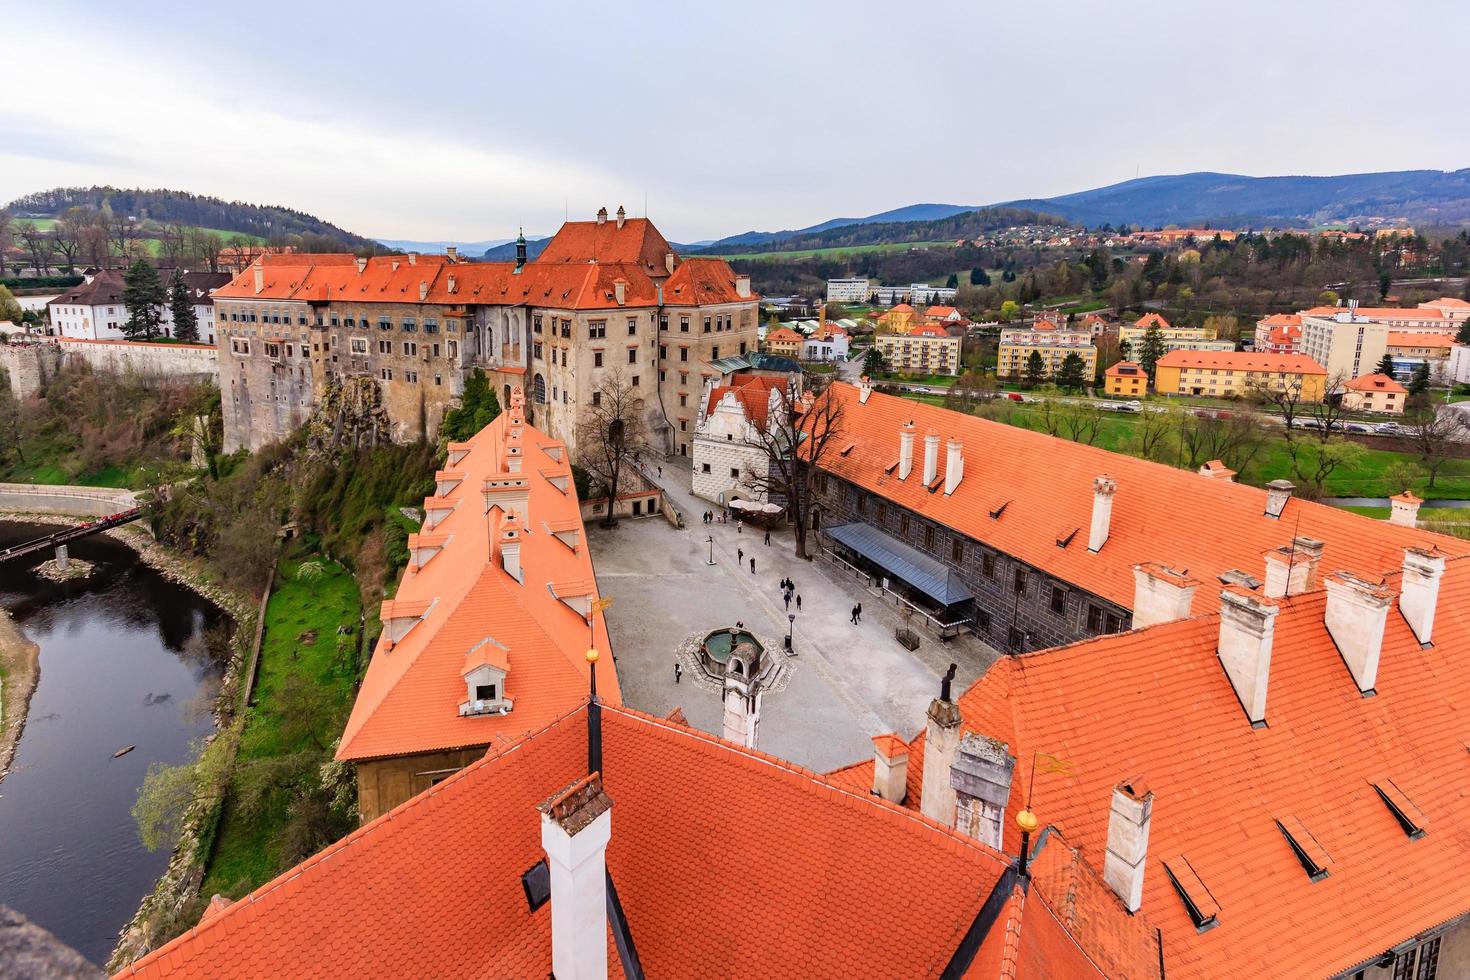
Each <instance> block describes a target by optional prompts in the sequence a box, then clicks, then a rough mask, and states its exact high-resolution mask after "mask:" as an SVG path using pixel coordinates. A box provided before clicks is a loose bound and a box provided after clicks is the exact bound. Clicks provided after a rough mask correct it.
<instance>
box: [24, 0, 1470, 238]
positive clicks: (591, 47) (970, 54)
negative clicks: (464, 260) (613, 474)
mask: <svg viewBox="0 0 1470 980" xmlns="http://www.w3.org/2000/svg"><path fill="white" fill-rule="evenodd" d="M0 22H3V23H4V24H5V28H6V35H7V39H8V40H9V42H10V43H8V44H7V45H6V58H7V69H8V71H7V72H6V75H7V77H8V78H9V79H10V81H11V83H12V84H10V85H9V86H7V90H8V95H7V97H6V98H5V99H3V100H0V203H3V202H5V201H9V200H11V199H13V198H15V197H18V196H20V195H22V194H25V193H29V192H32V191H37V190H43V189H46V188H50V187H54V186H58V185H77V184H113V185H117V186H142V187H169V188H175V189H181V190H188V191H193V192H195V193H199V194H210V195H215V196H219V197H224V198H228V199H234V200H242V201H249V202H251V203H257V204H279V205H284V206H287V207H292V208H297V209H299V210H302V211H307V212H310V213H312V214H315V215H317V216H318V217H321V218H324V219H326V220H328V221H331V222H333V223H335V224H338V225H340V226H342V227H344V228H347V229H348V230H350V231H353V232H357V233H359V234H363V235H368V236H371V237H382V238H400V239H425V240H433V239H461V240H482V239H492V238H509V237H513V236H514V235H515V233H516V230H517V229H518V228H521V227H524V228H525V230H526V233H527V234H528V235H538V234H549V233H551V232H553V231H555V230H556V228H557V226H558V225H559V224H560V222H561V221H562V220H563V218H564V217H566V216H570V217H572V218H590V217H592V215H593V213H594V212H595V211H596V210H597V208H598V207H599V206H604V205H605V206H606V207H607V208H608V209H609V210H610V211H611V210H615V209H616V208H617V206H618V205H619V204H622V205H624V206H626V207H627V209H628V212H629V214H632V215H642V214H645V213H646V214H648V215H649V216H650V217H652V218H653V219H654V221H655V222H656V223H657V224H658V225H659V227H660V229H661V230H662V231H663V232H664V234H665V235H666V236H668V237H669V238H670V239H672V240H674V241H684V242H689V241H696V240H701V239H707V238H718V237H722V236H724V235H730V234H735V233H738V232H741V231H747V230H752V229H757V230H766V231H769V230H779V229H784V228H799V227H803V226H806V225H809V224H813V223H816V222H819V221H823V220H826V219H828V218H833V217H852V216H861V215H866V214H872V213H875V212H879V211H884V210H887V209H889V208H894V207H901V206H903V205H906V204H914V203H921V202H939V203H947V204H990V203H996V202H1000V201H1006V200H1012V199H1016V198H1024V197H1046V196H1051V195H1057V194H1065V193H1069V192H1072V191H1079V190H1085V189H1088V188H1091V187H1097V186H1102V185H1106V184H1110V183H1114V182H1117V181H1120V180H1127V179H1130V178H1132V177H1134V176H1136V175H1143V176H1147V175H1151V174H1168V173H1185V172H1189V171H1193V170H1214V171H1224V172H1231V173H1245V174H1252V175H1261V176H1264V175H1274V174H1336V173H1360V172H1369V171H1378V170H1408V169H1419V168H1425V169H1442V170H1454V169H1460V168H1463V167H1470V127H1466V126H1465V125H1463V122H1464V118H1463V117H1464V98H1463V92H1464V78H1465V72H1466V61H1465V59H1464V57H1463V56H1462V54H1461V53H1460V49H1459V48H1457V47H1455V46H1454V45H1451V47H1450V48H1448V49H1443V48H1436V46H1435V44H1434V39H1435V38H1442V37H1464V36H1466V35H1467V33H1470V4H1465V3H1463V2H1438V0H1404V2H1402V3H1400V4H1396V5H1390V6H1385V5H1383V4H1381V3H1373V4H1369V3H1365V2H1359V0H1333V2H1315V0H1284V2H1283V0H1269V2H1257V0H1231V2H1229V3H1215V4H1210V5H1208V6H1206V5H1203V4H1198V3H1179V2H1177V0H1174V2H1168V3H1164V2H1154V0H1122V2H1120V0H1109V2H1106V3H1095V2H1092V0H1027V2H1026V3H1007V4H1000V3H996V2H994V0H970V2H954V3H948V2H929V0H911V2H908V3H904V4H892V3H886V4H885V3H870V2H866V0H846V2H841V3H826V2H820V3H816V2H813V3H802V2H793V0H777V2H766V0H747V2H741V3H738V4H737V3H724V2H717V0H706V2H703V3H674V2H670V3H638V2H633V0H624V2H621V3H603V2H585V3H584V2H566V3H557V2H550V0H540V2H525V0H519V2H517V0H508V2H507V0H501V2H492V0H482V2H478V3H469V2H465V3H459V2H433V3H418V4H405V3H403V2H402V0H397V2H388V0H354V2H352V3H350V4H348V3H336V2H325V0H291V2H280V0H254V2H251V3H247V4H244V5H239V4H228V5H227V4H214V3H198V2H197V0H188V2H173V0H135V2H133V3H117V2H115V0H108V2H105V3H99V2H95V0H45V2H36V0H0ZM645 201H646V206H645Z"/></svg>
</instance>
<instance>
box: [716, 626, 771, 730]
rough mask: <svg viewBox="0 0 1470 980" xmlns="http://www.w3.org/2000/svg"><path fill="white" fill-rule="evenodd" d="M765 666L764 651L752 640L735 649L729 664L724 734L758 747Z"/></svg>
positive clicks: (726, 678)
mask: <svg viewBox="0 0 1470 980" xmlns="http://www.w3.org/2000/svg"><path fill="white" fill-rule="evenodd" d="M733 639H734V638H733V637H732V640H733ZM765 667H766V664H765V663H763V662H762V657H761V653H760V652H759V651H758V650H757V649H756V647H755V646H754V645H753V644H751V643H748V642H746V643H740V644H738V645H737V646H736V647H735V648H734V649H733V650H731V651H730V659H729V661H728V662H727V663H726V664H725V689H724V703H725V711H724V720H725V725H724V736H725V738H727V739H729V740H730V741H732V742H736V743H739V744H740V745H743V746H745V747H746V748H748V749H753V748H756V739H757V736H758V733H759V729H760V720H761V699H762V697H763V695H764V692H763V691H762V690H761V688H762V687H763V686H764V682H765V680H766V678H765V677H764V676H763V675H764V673H765V670H764V668H765Z"/></svg>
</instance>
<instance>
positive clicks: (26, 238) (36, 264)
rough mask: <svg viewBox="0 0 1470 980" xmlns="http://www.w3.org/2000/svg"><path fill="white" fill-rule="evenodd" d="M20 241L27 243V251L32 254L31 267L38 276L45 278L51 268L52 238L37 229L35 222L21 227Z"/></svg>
mask: <svg viewBox="0 0 1470 980" xmlns="http://www.w3.org/2000/svg"><path fill="white" fill-rule="evenodd" d="M20 240H21V241H23V242H25V246H26V251H28V252H30V253H31V266H32V267H33V268H34V269H35V270H36V275H38V276H44V275H45V274H46V270H47V269H49V268H50V267H51V248H52V245H51V236H50V235H48V234H46V233H45V232H44V231H42V230H41V229H40V228H39V227H37V225H36V223H35V222H34V221H27V222H25V223H23V224H22V225H21V226H20Z"/></svg>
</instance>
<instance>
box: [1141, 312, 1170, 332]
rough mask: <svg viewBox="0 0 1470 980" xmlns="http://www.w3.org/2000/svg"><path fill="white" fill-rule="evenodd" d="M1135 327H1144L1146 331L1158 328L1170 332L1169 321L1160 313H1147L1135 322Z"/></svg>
mask: <svg viewBox="0 0 1470 980" xmlns="http://www.w3.org/2000/svg"><path fill="white" fill-rule="evenodd" d="M1134 326H1138V327H1143V328H1144V329H1145V330H1147V329H1148V328H1149V327H1158V328H1159V329H1160V330H1168V329H1169V321H1168V320H1165V319H1164V318H1163V316H1162V315H1160V314H1158V313H1145V314H1144V315H1143V316H1141V317H1139V318H1138V319H1137V321H1135V323H1134Z"/></svg>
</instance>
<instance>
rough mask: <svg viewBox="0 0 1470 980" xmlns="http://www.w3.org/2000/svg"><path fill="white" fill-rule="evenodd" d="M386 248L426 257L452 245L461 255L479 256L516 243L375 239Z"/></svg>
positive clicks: (510, 239)
mask: <svg viewBox="0 0 1470 980" xmlns="http://www.w3.org/2000/svg"><path fill="white" fill-rule="evenodd" d="M374 241H376V242H377V243H378V244H379V245H382V246H383V247H384V248H387V249H392V250H394V251H399V252H419V253H421V254H424V255H433V254H436V253H439V252H443V251H444V250H445V249H447V248H449V247H450V246H451V245H452V246H454V248H455V249H457V250H458V251H459V254H460V255H468V256H478V255H482V254H483V253H485V252H487V251H489V250H490V249H492V248H496V247H498V246H501V245H504V244H506V243H507V242H514V241H515V239H514V238H490V239H487V240H485V241H481V242H467V241H463V240H461V239H457V238H438V239H434V240H432V241H419V240H417V239H413V238H377V239H374Z"/></svg>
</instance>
